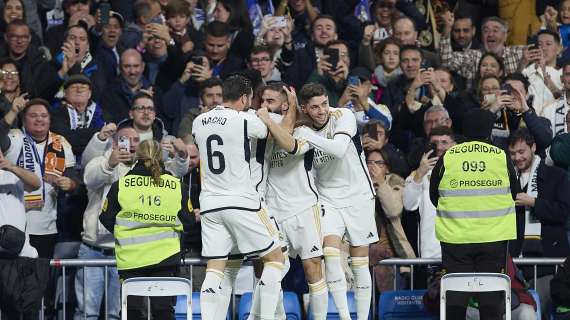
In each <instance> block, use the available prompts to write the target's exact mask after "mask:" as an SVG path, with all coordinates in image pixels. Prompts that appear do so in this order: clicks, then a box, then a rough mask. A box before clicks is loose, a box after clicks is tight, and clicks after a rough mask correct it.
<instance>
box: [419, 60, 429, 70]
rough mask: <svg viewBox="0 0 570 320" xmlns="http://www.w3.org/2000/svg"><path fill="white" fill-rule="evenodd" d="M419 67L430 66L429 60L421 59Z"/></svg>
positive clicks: (425, 67) (425, 68)
mask: <svg viewBox="0 0 570 320" xmlns="http://www.w3.org/2000/svg"><path fill="white" fill-rule="evenodd" d="M420 68H421V69H424V70H427V69H429V68H431V63H429V61H427V60H422V64H421V66H420Z"/></svg>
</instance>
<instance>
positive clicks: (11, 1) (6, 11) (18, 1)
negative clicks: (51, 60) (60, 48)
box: [0, 0, 43, 48]
mask: <svg viewBox="0 0 570 320" xmlns="http://www.w3.org/2000/svg"><path fill="white" fill-rule="evenodd" d="M27 2H28V4H29V3H30V2H31V1H27ZM26 11H27V10H26V4H25V3H24V1H23V0H8V1H4V2H3V7H2V12H1V15H0V31H2V32H4V33H5V32H6V26H7V25H8V24H9V23H10V22H12V21H14V20H24V21H26V24H28V25H29V26H30V27H31V26H32V25H31V24H30V23H28V21H27V19H26ZM34 14H35V15H36V17H37V13H34ZM40 28H41V26H40ZM42 36H43V34H42V33H41V32H40V33H38V31H37V30H36V29H34V28H32V40H31V41H32V42H31V43H32V46H33V47H35V48H37V47H39V46H40V45H41V43H42V41H41V37H42Z"/></svg>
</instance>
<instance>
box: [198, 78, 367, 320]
mask: <svg viewBox="0 0 570 320" xmlns="http://www.w3.org/2000/svg"><path fill="white" fill-rule="evenodd" d="M273 90H275V91H278V93H279V94H278V98H279V99H280V101H281V104H280V108H276V109H275V110H271V111H269V110H267V108H261V109H259V110H257V111H256V112H254V111H251V110H248V108H249V107H250V105H251V100H252V97H253V91H252V88H251V84H250V81H249V80H247V79H246V78H244V77H242V76H231V77H229V78H228V79H226V80H225V81H224V83H223V90H222V91H223V104H222V105H220V106H217V107H215V108H213V109H212V110H210V111H209V112H206V113H203V114H201V115H200V116H198V117H197V118H196V119H195V121H194V123H193V129H192V134H193V137H194V142H195V144H196V146H197V147H198V149H199V151H200V163H201V165H200V173H201V179H202V181H201V184H202V186H201V187H202V190H201V193H200V209H201V224H202V244H203V249H202V255H203V256H204V257H205V258H207V259H209V260H208V264H207V270H206V276H205V279H204V282H203V284H202V288H201V293H200V307H201V312H202V319H225V317H226V313H227V310H228V306H229V301H230V297H231V291H232V286H233V283H234V281H235V278H236V276H237V272H238V270H239V268H240V266H241V261H242V259H243V258H244V257H251V256H255V257H259V258H260V259H261V261H263V270H262V272H261V275H260V277H259V279H258V281H257V284H256V286H255V289H254V293H253V302H252V308H251V313H250V319H285V315H284V310H283V303H282V292H281V280H282V279H283V277H284V275H285V274H286V273H287V270H288V260H289V259H288V258H287V256H289V257H297V256H299V257H300V258H301V260H302V264H303V268H304V271H305V276H306V279H307V281H308V285H309V297H310V303H309V305H310V308H309V309H310V310H309V312H310V313H312V316H313V318H314V319H326V313H327V307H328V293H329V292H330V293H331V295H332V297H333V300H334V303H335V305H336V307H337V309H338V311H339V314H340V316H341V319H350V315H349V312H348V306H347V295H346V291H347V282H346V278H345V273H344V269H343V263H344V261H342V260H341V251H340V248H341V244H342V241H343V239H344V240H346V241H347V242H348V243H349V244H350V256H351V269H352V271H353V274H354V284H353V291H354V293H355V300H356V305H357V312H358V319H368V314H369V309H370V300H371V286H372V281H371V275H370V270H369V267H368V263H369V261H368V245H369V244H370V243H374V242H376V241H378V235H377V231H376V223H375V222H374V205H375V200H374V199H375V191H374V187H373V184H372V182H371V179H370V175H369V173H368V170H367V167H366V161H365V158H364V154H363V152H362V148H361V147H360V146H359V143H358V141H359V136H358V133H357V123H356V118H355V116H354V114H353V112H352V111H351V110H349V109H345V108H333V107H330V106H329V102H328V97H327V93H326V90H325V88H324V87H323V86H321V85H319V84H306V85H305V86H304V87H303V88H302V89H301V90H300V91H299V93H298V98H297V95H296V94H295V93H294V92H292V91H290V90H289V89H287V88H285V87H277V88H274V89H273ZM262 106H263V104H262ZM301 120H303V121H301ZM301 123H303V124H301ZM282 247H283V248H285V247H286V248H287V251H285V250H282ZM284 251H285V253H284ZM323 257H324V274H323V270H322V259H323Z"/></svg>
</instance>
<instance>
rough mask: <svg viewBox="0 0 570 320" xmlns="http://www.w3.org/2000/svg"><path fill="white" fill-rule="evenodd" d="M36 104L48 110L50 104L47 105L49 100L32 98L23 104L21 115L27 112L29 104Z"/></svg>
mask: <svg viewBox="0 0 570 320" xmlns="http://www.w3.org/2000/svg"><path fill="white" fill-rule="evenodd" d="M37 105H41V106H44V107H45V108H46V110H47V111H49V107H50V105H49V102H48V101H47V100H45V99H42V98H33V99H31V100H30V101H28V102H26V105H25V106H24V109H23V110H22V116H25V115H26V113H28V111H29V110H30V107H31V106H37Z"/></svg>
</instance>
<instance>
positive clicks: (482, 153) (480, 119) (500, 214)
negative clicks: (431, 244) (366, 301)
mask: <svg viewBox="0 0 570 320" xmlns="http://www.w3.org/2000/svg"><path fill="white" fill-rule="evenodd" d="M465 116H466V118H465V119H469V121H465V122H464V125H463V134H464V135H465V138H466V141H467V142H464V143H461V144H458V145H455V146H453V147H451V148H450V149H449V150H447V152H446V153H445V154H444V156H443V157H441V158H440V159H439V161H438V162H437V163H436V165H435V167H434V169H433V171H432V176H431V180H430V198H431V201H432V203H433V205H434V206H435V207H436V208H437V216H436V223H435V232H436V237H437V239H438V240H439V241H441V254H442V267H443V272H444V273H457V272H467V273H469V272H492V273H504V272H505V267H506V255H507V245H508V240H511V239H516V236H517V229H516V213H515V203H514V199H516V194H517V192H518V190H519V189H520V187H519V186H518V182H517V177H516V172H515V169H514V166H513V164H512V162H511V159H510V158H509V156H508V155H507V154H506V153H505V152H504V151H503V150H502V149H500V148H498V147H495V146H493V145H491V144H490V143H489V141H490V140H489V139H490V137H491V130H492V126H493V121H494V120H493V118H494V117H493V114H491V113H490V112H489V111H486V110H484V109H479V108H477V109H472V110H470V111H469V112H467V113H466V115H465ZM469 298H470V295H469V294H465V293H453V294H448V297H447V309H446V314H447V318H448V319H465V313H466V309H467V303H468V301H469ZM476 298H477V301H478V302H479V312H480V315H481V319H503V313H504V305H505V304H504V300H502V299H501V294H500V293H481V294H478V295H477V297H476ZM501 301H502V302H501Z"/></svg>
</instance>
